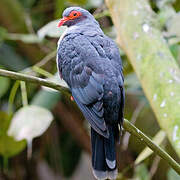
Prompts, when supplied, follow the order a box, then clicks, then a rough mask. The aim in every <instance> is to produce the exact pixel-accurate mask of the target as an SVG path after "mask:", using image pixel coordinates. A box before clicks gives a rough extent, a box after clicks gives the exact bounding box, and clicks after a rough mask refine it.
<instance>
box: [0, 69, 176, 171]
mask: <svg viewBox="0 0 180 180" xmlns="http://www.w3.org/2000/svg"><path fill="white" fill-rule="evenodd" d="M0 76H4V77H9V78H11V79H16V80H21V81H27V82H31V83H37V84H40V85H43V86H47V87H51V88H53V89H56V90H59V91H61V92H62V91H65V92H67V91H68V88H65V87H62V86H60V85H58V84H56V83H54V82H51V81H48V80H45V79H41V78H37V77H33V76H29V75H26V74H22V73H16V72H12V71H7V70H3V69H0ZM123 127H124V129H125V130H126V131H128V132H129V133H131V134H132V135H134V136H136V137H137V138H138V139H140V140H141V141H142V142H143V143H145V144H146V145H147V146H148V147H149V148H151V149H152V151H154V152H155V153H157V154H158V155H159V156H160V157H161V158H163V159H164V160H166V161H167V162H168V164H169V165H170V166H171V167H172V168H173V169H174V170H175V171H176V172H177V173H178V174H180V165H179V164H178V163H177V162H176V161H175V160H174V159H173V158H172V157H171V156H170V155H169V154H168V153H166V152H165V151H164V150H163V149H162V148H160V147H159V146H157V145H156V144H155V143H153V141H152V140H151V139H150V138H149V137H147V136H146V135H145V134H144V133H142V132H141V131H140V130H139V129H138V128H136V127H135V126H134V125H133V124H131V123H130V122H129V121H128V120H126V119H124V126H123Z"/></svg>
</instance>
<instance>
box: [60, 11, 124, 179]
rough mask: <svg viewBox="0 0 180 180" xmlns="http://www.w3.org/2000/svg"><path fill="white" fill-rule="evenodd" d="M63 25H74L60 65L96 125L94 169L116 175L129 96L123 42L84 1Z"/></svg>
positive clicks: (93, 126) (62, 42) (62, 39)
mask: <svg viewBox="0 0 180 180" xmlns="http://www.w3.org/2000/svg"><path fill="white" fill-rule="evenodd" d="M58 26H59V27H60V26H67V27H68V28H67V30H66V31H65V33H64V34H63V35H62V36H61V37H60V39H59V41H58V51H57V66H58V69H59V73H60V76H61V77H62V78H63V79H64V80H65V81H66V82H67V84H68V85H69V88H70V90H71V92H72V96H73V99H74V101H75V102H76V103H77V105H78V107H79V108H80V110H81V111H82V113H83V115H84V117H85V118H86V119H87V120H88V122H89V123H90V125H91V144H92V167H93V174H94V176H95V177H96V178H97V179H107V178H109V179H115V178H116V176H117V163H116V151H115V144H116V142H117V141H119V138H120V131H121V127H122V124H123V109H124V96H125V95H124V87H123V81H124V79H123V74H122V62H121V58H120V54H119V50H118V47H117V46H116V44H115V43H114V42H113V41H112V40H111V39H110V38H109V37H107V36H106V35H105V34H104V33H103V31H102V30H101V28H100V26H99V23H98V22H97V21H96V20H95V19H94V17H93V16H92V15H91V14H90V13H89V12H88V11H87V10H85V9H82V8H80V7H70V8H67V9H65V10H64V12H63V18H62V19H61V20H60V22H59V24H58Z"/></svg>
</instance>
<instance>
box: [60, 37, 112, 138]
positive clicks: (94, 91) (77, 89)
mask: <svg viewBox="0 0 180 180" xmlns="http://www.w3.org/2000/svg"><path fill="white" fill-rule="evenodd" d="M65 40H66V39H64V42H65ZM69 41H71V42H69ZM68 44H71V46H73V47H72V49H73V51H75V52H73V54H75V57H74V58H73V57H72V55H71V54H72V52H71V53H69V52H68V51H66V50H65V51H64V54H63V56H61V59H63V57H66V60H67V58H68V57H69V59H71V64H70V66H71V70H70V73H69V85H70V88H71V92H72V96H73V98H74V100H75V102H76V103H77V105H78V106H79V108H80V109H81V111H82V112H83V114H84V116H85V118H86V119H87V120H88V121H89V123H90V125H91V126H92V128H93V129H94V130H96V131H97V132H98V133H99V134H101V135H102V136H104V137H108V136H109V134H108V133H109V132H108V130H107V127H106V124H105V121H104V117H103V114H104V107H103V100H102V98H103V95H104V89H103V85H104V74H103V71H102V70H100V69H99V68H97V63H98V62H97V61H99V60H100V58H99V56H98V53H96V50H95V48H94V47H93V45H92V44H91V43H90V42H89V41H88V40H87V39H86V38H85V37H84V36H83V35H78V36H76V37H74V38H72V39H68ZM90 58H91V59H90ZM63 78H66V77H64V76H63Z"/></svg>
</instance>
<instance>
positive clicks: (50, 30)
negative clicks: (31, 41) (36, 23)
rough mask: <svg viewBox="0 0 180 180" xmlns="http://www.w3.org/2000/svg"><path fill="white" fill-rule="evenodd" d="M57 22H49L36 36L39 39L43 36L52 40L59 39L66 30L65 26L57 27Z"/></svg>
mask: <svg viewBox="0 0 180 180" xmlns="http://www.w3.org/2000/svg"><path fill="white" fill-rule="evenodd" d="M58 22H59V20H55V21H51V22H49V23H48V24H46V25H45V26H43V27H42V28H41V29H39V31H38V36H39V38H40V39H43V38H44V37H45V36H49V37H52V38H59V37H60V36H61V35H62V34H63V32H64V31H65V30H66V27H65V26H62V27H60V28H59V27H58V26H57V25H58Z"/></svg>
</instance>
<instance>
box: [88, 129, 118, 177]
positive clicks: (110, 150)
mask: <svg viewBox="0 0 180 180" xmlns="http://www.w3.org/2000/svg"><path fill="white" fill-rule="evenodd" d="M91 144H92V167H93V174H94V176H95V177H96V178H97V179H101V180H103V179H116V177H117V173H118V172H117V165H116V151H115V138H114V133H113V129H112V127H111V128H109V139H107V138H105V137H103V136H101V135H99V134H98V133H97V132H96V131H95V130H93V129H92V128H91Z"/></svg>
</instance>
